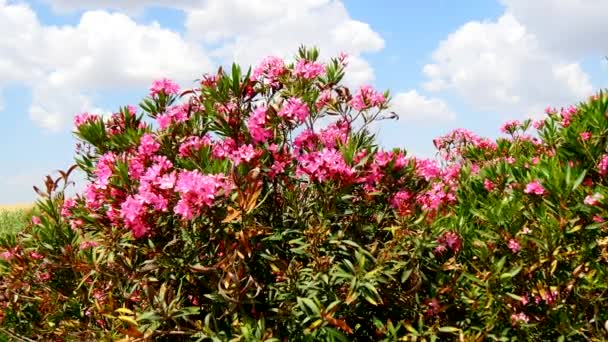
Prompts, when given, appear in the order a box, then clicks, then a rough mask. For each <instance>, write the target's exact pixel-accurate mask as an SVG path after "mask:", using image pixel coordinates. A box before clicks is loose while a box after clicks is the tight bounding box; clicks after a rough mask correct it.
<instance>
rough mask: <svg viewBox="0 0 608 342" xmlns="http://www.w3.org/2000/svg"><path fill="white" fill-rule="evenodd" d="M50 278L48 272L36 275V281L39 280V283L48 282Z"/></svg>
mask: <svg viewBox="0 0 608 342" xmlns="http://www.w3.org/2000/svg"><path fill="white" fill-rule="evenodd" d="M51 277H52V276H51V273H50V272H43V273H40V274H39V275H38V280H39V281H43V282H46V281H48V280H50V279H51Z"/></svg>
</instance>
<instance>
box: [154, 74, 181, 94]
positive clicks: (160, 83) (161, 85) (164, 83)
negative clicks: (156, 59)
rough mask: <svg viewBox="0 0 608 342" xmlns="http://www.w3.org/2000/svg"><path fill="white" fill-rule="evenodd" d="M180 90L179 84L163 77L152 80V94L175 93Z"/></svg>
mask: <svg viewBox="0 0 608 342" xmlns="http://www.w3.org/2000/svg"><path fill="white" fill-rule="evenodd" d="M178 92H179V86H178V85H177V84H176V83H174V82H173V81H171V80H169V79H166V78H163V79H160V80H156V81H154V82H152V87H151V88H150V96H152V97H154V96H156V95H158V94H160V93H163V94H165V95H175V94H177V93H178Z"/></svg>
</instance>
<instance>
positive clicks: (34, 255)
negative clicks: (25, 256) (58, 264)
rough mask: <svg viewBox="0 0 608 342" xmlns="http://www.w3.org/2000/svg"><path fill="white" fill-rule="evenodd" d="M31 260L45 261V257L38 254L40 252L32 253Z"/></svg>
mask: <svg viewBox="0 0 608 342" xmlns="http://www.w3.org/2000/svg"><path fill="white" fill-rule="evenodd" d="M30 258H32V259H34V260H42V259H44V255H42V254H40V253H38V252H31V253H30Z"/></svg>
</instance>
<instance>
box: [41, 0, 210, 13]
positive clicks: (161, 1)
mask: <svg viewBox="0 0 608 342" xmlns="http://www.w3.org/2000/svg"><path fill="white" fill-rule="evenodd" d="M44 2H46V3H48V4H49V5H50V6H51V8H52V9H53V11H55V12H57V13H68V12H73V11H81V10H89V9H106V10H121V11H125V12H128V13H133V14H139V13H142V12H143V11H144V10H145V8H146V7H152V6H158V7H177V8H188V7H191V6H196V5H197V4H199V3H201V2H202V0H44Z"/></svg>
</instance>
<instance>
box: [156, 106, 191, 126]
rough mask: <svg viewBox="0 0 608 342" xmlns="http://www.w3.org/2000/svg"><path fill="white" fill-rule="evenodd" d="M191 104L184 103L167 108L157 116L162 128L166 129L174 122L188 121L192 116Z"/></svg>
mask: <svg viewBox="0 0 608 342" xmlns="http://www.w3.org/2000/svg"><path fill="white" fill-rule="evenodd" d="M190 110H191V108H190V104H189V103H183V104H179V105H175V106H171V107H169V108H167V110H166V111H165V113H164V114H161V115H159V116H158V117H157V118H156V122H157V123H158V126H159V127H160V129H166V128H168V127H169V126H171V125H172V124H174V123H177V122H186V121H188V119H189V116H190Z"/></svg>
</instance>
